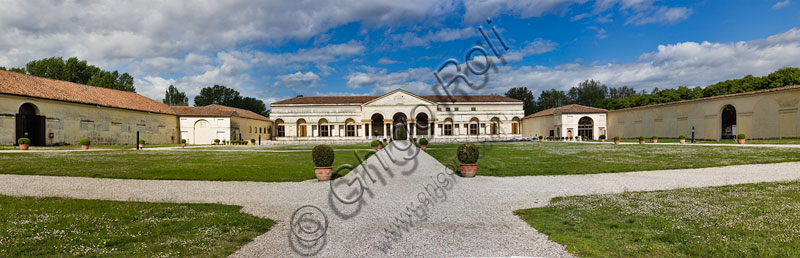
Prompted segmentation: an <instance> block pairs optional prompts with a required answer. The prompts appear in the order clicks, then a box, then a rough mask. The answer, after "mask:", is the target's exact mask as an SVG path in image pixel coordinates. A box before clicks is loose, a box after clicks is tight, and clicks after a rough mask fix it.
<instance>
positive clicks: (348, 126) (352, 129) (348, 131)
mask: <svg viewBox="0 0 800 258" xmlns="http://www.w3.org/2000/svg"><path fill="white" fill-rule="evenodd" d="M344 135H345V136H347V137H355V136H356V120H355V119H352V118H348V119H347V120H345V121H344Z"/></svg>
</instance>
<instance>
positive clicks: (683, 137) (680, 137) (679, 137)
mask: <svg viewBox="0 0 800 258" xmlns="http://www.w3.org/2000/svg"><path fill="white" fill-rule="evenodd" d="M678 139H680V140H686V135H682V134H681V135H678Z"/></svg>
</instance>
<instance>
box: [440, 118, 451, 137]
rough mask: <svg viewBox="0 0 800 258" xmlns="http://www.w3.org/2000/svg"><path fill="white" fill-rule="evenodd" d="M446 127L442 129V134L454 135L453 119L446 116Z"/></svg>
mask: <svg viewBox="0 0 800 258" xmlns="http://www.w3.org/2000/svg"><path fill="white" fill-rule="evenodd" d="M443 127H444V129H442V135H447V136H452V135H453V119H452V118H449V117H448V118H445V119H444V125H443Z"/></svg>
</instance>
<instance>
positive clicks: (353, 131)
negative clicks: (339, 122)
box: [347, 125, 356, 136]
mask: <svg viewBox="0 0 800 258" xmlns="http://www.w3.org/2000/svg"><path fill="white" fill-rule="evenodd" d="M347 136H356V126H355V125H347Z"/></svg>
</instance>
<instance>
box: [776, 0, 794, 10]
mask: <svg viewBox="0 0 800 258" xmlns="http://www.w3.org/2000/svg"><path fill="white" fill-rule="evenodd" d="M790 3H791V2H789V0H786V1H780V2H777V3H775V5H773V6H772V9H781V8H783V7H785V6H787V5H789V4H790Z"/></svg>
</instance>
